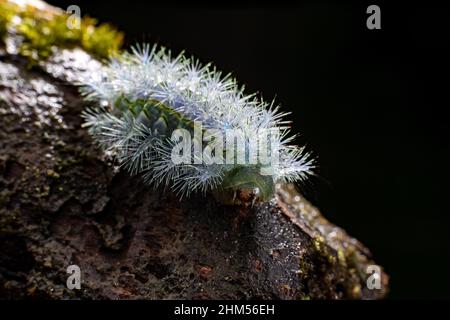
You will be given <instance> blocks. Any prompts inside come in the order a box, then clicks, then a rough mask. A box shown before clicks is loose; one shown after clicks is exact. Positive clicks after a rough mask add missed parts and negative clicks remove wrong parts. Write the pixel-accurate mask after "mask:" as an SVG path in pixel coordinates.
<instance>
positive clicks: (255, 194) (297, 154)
mask: <svg viewBox="0 0 450 320" xmlns="http://www.w3.org/2000/svg"><path fill="white" fill-rule="evenodd" d="M80 85H81V86H80V90H81V93H82V94H83V95H84V97H85V98H86V100H88V101H90V102H92V106H90V107H89V108H87V109H86V110H85V111H84V112H83V115H82V116H83V118H84V121H85V122H84V126H85V127H88V130H89V133H90V134H91V135H92V136H93V137H94V140H95V141H96V142H97V143H98V144H99V145H100V147H101V148H102V149H103V150H104V151H105V152H108V154H112V155H113V156H114V158H115V159H117V161H118V163H119V164H120V165H121V166H122V167H123V168H125V169H126V170H127V171H128V172H129V173H130V174H132V175H142V177H143V179H144V181H145V182H146V183H149V184H152V185H154V186H159V185H164V186H166V187H170V188H171V189H172V190H173V191H174V192H175V193H177V194H178V195H179V196H180V198H182V197H183V196H189V195H190V194H191V193H192V192H198V191H199V192H203V193H205V192H208V191H212V192H213V193H214V194H216V195H219V198H221V199H222V200H223V199H228V200H229V199H230V197H231V195H232V196H233V199H232V201H236V194H238V195H239V197H238V198H239V199H240V200H241V201H250V200H251V201H252V202H254V201H267V200H270V199H271V197H273V195H274V190H275V184H276V183H277V182H294V181H301V180H304V179H307V177H308V176H309V175H310V174H312V171H313V169H314V167H315V161H314V158H313V157H312V156H311V154H310V153H309V152H306V151H305V148H304V147H298V146H295V145H291V144H290V143H291V142H292V140H293V139H294V137H295V135H290V126H289V124H290V122H289V121H286V120H284V117H285V116H286V115H287V114H288V113H283V112H280V106H279V105H276V104H275V103H274V102H273V101H272V102H271V103H268V102H266V101H264V100H263V99H262V98H259V97H258V96H257V95H256V94H246V93H244V87H243V86H239V85H238V83H237V81H236V79H234V78H233V77H232V76H231V75H230V74H228V75H225V76H222V73H221V72H220V71H218V70H217V68H215V67H214V66H213V65H211V64H205V65H203V64H201V63H200V62H199V61H198V60H196V59H195V58H193V57H186V56H185V55H184V53H181V54H179V55H177V56H174V57H172V54H171V52H170V50H167V49H166V48H164V47H159V46H156V45H154V46H151V45H149V44H144V45H136V46H134V47H132V48H131V50H130V51H126V52H123V53H121V54H119V55H116V56H115V57H112V58H110V60H109V62H108V63H107V64H106V65H104V66H102V67H101V70H99V72H96V73H95V74H92V75H90V76H89V77H85V78H83V79H82V80H81V82H80ZM230 132H231V133H232V134H231V133H230ZM230 137H231V138H230ZM236 141H237V142H238V143H237V144H238V148H237V149H236V146H235V142H236ZM261 149H262V150H261ZM199 150H200V152H199ZM262 155H265V156H264V157H262ZM267 155H269V156H267ZM180 158H181V160H184V161H180ZM237 160H239V161H237Z"/></svg>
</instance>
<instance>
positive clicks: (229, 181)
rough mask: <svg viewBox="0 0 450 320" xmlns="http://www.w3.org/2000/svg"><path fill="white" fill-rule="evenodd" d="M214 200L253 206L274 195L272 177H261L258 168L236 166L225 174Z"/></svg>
mask: <svg viewBox="0 0 450 320" xmlns="http://www.w3.org/2000/svg"><path fill="white" fill-rule="evenodd" d="M221 189H222V190H221V192H220V193H215V196H216V199H218V200H219V201H220V202H222V203H225V204H242V205H244V206H248V205H250V204H251V205H253V204H254V203H255V202H261V201H268V200H270V199H271V197H272V196H273V195H274V181H273V177H272V176H267V175H262V174H261V173H260V169H259V168H258V167H248V166H238V167H235V168H233V170H231V171H229V172H227V174H226V175H225V176H224V179H223V181H222V183H221Z"/></svg>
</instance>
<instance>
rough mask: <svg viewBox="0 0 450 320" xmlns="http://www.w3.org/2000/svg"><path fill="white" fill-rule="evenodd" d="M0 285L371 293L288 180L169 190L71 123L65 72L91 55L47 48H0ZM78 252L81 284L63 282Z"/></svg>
mask: <svg viewBox="0 0 450 320" xmlns="http://www.w3.org/2000/svg"><path fill="white" fill-rule="evenodd" d="M0 50H1V54H0V252H1V254H0V297H1V298H50V299H60V298H83V299H86V298H87V299H116V298H138V299H141V298H142V299H157V298H164V299H167V298H169V299H170V298H186V299H191V298H200V299H216V298H217V299H240V298H245V299H250V298H263V299H272V298H277V299H320V298H331V299H335V298H338V299H339V298H355V299H360V298H362V299H373V298H382V297H383V296H384V295H385V294H386V292H387V276H386V275H385V274H384V273H382V275H381V280H382V289H381V290H369V289H368V288H367V286H366V279H367V276H368V275H367V274H366V268H367V266H368V265H370V264H374V262H373V261H372V260H371V257H370V254H369V252H368V250H367V249H365V248H364V247H363V246H362V245H361V244H360V243H359V242H358V241H357V240H355V239H353V238H351V237H349V236H348V235H347V234H346V233H345V232H344V231H343V230H342V229H340V228H338V227H336V226H334V225H332V224H330V223H329V222H328V221H326V220H325V219H324V218H323V217H322V215H321V214H320V212H319V211H318V210H317V209H316V208H314V207H313V206H311V205H310V204H309V203H308V202H307V201H306V200H305V199H304V198H303V197H302V196H301V195H300V194H298V193H297V192H296V191H295V190H294V188H293V187H291V186H282V187H281V188H280V189H279V190H278V192H277V197H276V199H274V200H272V201H271V202H269V203H264V204H260V205H256V206H255V207H253V208H251V209H249V210H248V211H247V212H244V211H243V210H242V209H240V208H239V207H234V206H224V205H221V204H219V203H217V202H216V201H215V200H214V198H213V197H212V196H202V195H197V196H193V197H191V198H188V199H183V200H182V201H180V200H178V199H177V197H176V196H174V195H173V194H172V193H170V192H169V191H167V190H154V189H152V188H151V187H148V186H145V185H144V184H143V183H142V181H141V179H139V178H138V177H130V176H129V175H128V174H127V173H126V172H121V171H120V170H119V169H118V168H117V167H115V166H114V164H113V163H111V162H110V161H109V160H107V159H105V158H104V156H103V155H102V152H101V151H100V150H99V149H97V148H96V147H95V146H94V145H93V143H92V140H91V138H90V136H89V135H88V134H87V132H86V130H85V129H83V128H82V127H81V124H82V119H81V118H80V113H81V111H82V110H83V109H84V108H85V107H86V103H85V102H84V101H83V99H82V98H81V97H80V95H79V94H78V90H77V87H76V86H75V85H74V83H73V81H74V79H76V78H77V77H78V76H79V74H80V73H82V72H85V71H86V70H89V69H90V68H91V67H93V66H95V65H96V64H97V63H98V62H96V61H95V60H93V59H92V58H91V57H90V56H89V55H87V54H86V53H85V52H83V51H81V50H79V49H72V50H58V52H56V53H55V55H54V56H53V57H52V58H50V59H49V60H48V61H45V62H42V63H41V64H40V65H39V66H35V67H33V68H32V69H30V68H29V66H28V63H27V61H26V60H25V59H24V58H21V57H19V56H17V55H15V54H14V53H11V52H9V51H8V50H6V49H5V48H0ZM71 264H76V265H79V266H80V268H81V272H82V288H81V290H69V289H67V287H66V279H67V276H68V274H67V273H66V268H67V267H68V266H69V265H71Z"/></svg>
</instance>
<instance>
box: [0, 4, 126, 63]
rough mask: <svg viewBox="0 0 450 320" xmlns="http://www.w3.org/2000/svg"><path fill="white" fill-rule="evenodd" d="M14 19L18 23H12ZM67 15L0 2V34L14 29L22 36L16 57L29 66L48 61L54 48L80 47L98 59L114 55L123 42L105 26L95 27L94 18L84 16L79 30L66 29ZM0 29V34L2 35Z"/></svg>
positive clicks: (114, 30) (116, 33) (117, 33)
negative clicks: (16, 18)
mask: <svg viewBox="0 0 450 320" xmlns="http://www.w3.org/2000/svg"><path fill="white" fill-rule="evenodd" d="M13 16H17V17H19V18H20V22H18V23H17V24H15V23H14V24H13V23H12V22H11V20H12V19H11V18H12V17H13ZM68 17H69V16H68V15H67V14H65V13H63V12H62V11H61V12H56V13H55V12H51V13H49V12H42V11H39V10H37V9H36V8H34V7H32V6H26V7H19V6H17V5H14V4H10V3H7V2H0V35H2V34H3V36H4V35H5V34H6V29H7V28H8V27H12V28H14V29H15V30H16V31H17V33H18V34H19V35H20V36H22V37H23V41H22V43H21V45H20V47H19V48H18V52H19V54H20V55H22V56H25V57H27V58H29V59H30V62H31V63H35V62H37V61H39V60H42V59H46V58H48V57H49V56H50V55H51V53H52V52H53V50H54V48H56V47H63V48H71V47H81V48H83V49H84V50H85V51H87V52H89V53H90V54H92V55H93V56H95V57H96V58H98V59H104V58H107V57H109V56H110V55H112V54H115V53H116V52H117V51H118V50H119V49H120V46H121V44H122V41H123V34H122V33H121V32H118V31H117V30H116V29H114V28H113V27H111V26H110V25H108V24H101V25H98V23H97V21H96V20H95V19H92V18H89V17H85V18H83V19H81V21H80V27H79V28H73V29H70V28H69V27H68V26H67V21H68ZM2 30H5V31H3V33H2Z"/></svg>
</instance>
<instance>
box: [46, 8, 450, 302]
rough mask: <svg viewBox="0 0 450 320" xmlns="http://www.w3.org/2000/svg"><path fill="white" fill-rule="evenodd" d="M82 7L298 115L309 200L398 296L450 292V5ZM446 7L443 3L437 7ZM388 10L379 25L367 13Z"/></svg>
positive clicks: (130, 37) (135, 38) (134, 38)
mask: <svg viewBox="0 0 450 320" xmlns="http://www.w3.org/2000/svg"><path fill="white" fill-rule="evenodd" d="M49 2H50V3H53V4H55V5H58V6H60V7H62V8H67V6H69V5H71V4H78V5H79V6H80V8H81V11H82V14H83V15H85V14H87V15H90V16H93V17H96V18H99V19H100V21H109V22H112V23H113V24H115V25H116V26H117V27H118V28H120V29H121V30H123V31H124V32H125V33H126V36H127V38H126V40H127V45H131V44H134V43H136V42H142V41H146V42H150V43H155V42H157V43H159V44H161V45H164V46H167V47H169V48H171V49H172V51H173V52H175V53H178V52H180V51H181V50H186V53H187V54H188V55H191V54H192V55H195V56H196V57H198V58H200V59H201V60H202V61H203V62H209V61H213V62H214V63H215V64H216V65H217V66H218V67H219V69H222V70H224V71H225V72H232V73H233V74H234V75H235V76H236V77H237V79H238V80H239V81H240V83H241V84H246V88H247V91H248V92H254V91H257V92H260V93H262V94H263V96H264V97H265V98H266V99H268V100H271V99H272V98H274V97H276V100H277V101H278V102H279V103H281V104H282V106H283V110H285V111H291V112H292V113H293V114H292V115H291V117H290V119H292V120H293V121H294V123H293V131H294V132H300V133H301V134H302V137H301V139H300V140H299V141H298V142H300V143H304V142H306V143H307V144H308V146H309V148H310V149H311V150H312V151H313V152H314V153H315V154H316V155H317V156H318V157H319V165H320V170H319V171H318V177H316V178H313V179H312V180H311V183H309V184H308V185H305V186H303V191H304V193H306V194H307V196H308V198H309V199H311V201H312V202H313V203H314V204H315V205H317V206H318V207H319V208H320V209H321V210H322V211H323V212H324V214H325V216H326V217H327V218H328V219H330V220H331V221H332V222H334V223H336V224H338V225H339V226H342V227H343V228H344V229H345V230H347V231H348V232H349V233H350V234H351V235H353V236H355V237H357V238H358V239H359V240H361V241H362V242H363V243H364V244H366V245H367V246H368V247H369V248H370V250H371V251H372V253H373V254H374V257H375V260H376V261H377V263H379V264H381V265H383V266H384V267H385V269H386V271H387V272H388V274H389V275H390V277H391V281H390V282H391V292H390V295H389V297H390V298H442V297H447V298H449V297H450V290H449V286H450V277H449V276H448V273H449V272H450V252H449V248H448V245H449V244H450V241H449V240H450V232H449V226H450V215H449V210H448V203H447V199H448V198H450V195H449V194H448V191H449V188H448V182H449V180H448V178H449V176H448V169H447V168H446V167H447V166H448V165H449V164H450V161H449V160H450V159H449V158H450V157H449V142H448V138H449V134H448V133H449V125H448V117H447V112H446V111H447V108H448V107H449V103H448V97H447V93H448V92H449V91H450V90H449V81H448V77H449V73H448V71H449V68H448V64H449V63H448V59H449V55H448V50H447V47H448V42H449V33H448V32H447V29H448V26H447V24H448V23H450V21H449V19H448V16H449V14H450V11H449V10H446V8H444V7H443V6H442V5H438V4H436V3H434V4H432V3H430V2H426V3H425V2H423V3H421V4H414V3H411V2H409V3H396V4H393V3H392V2H395V1H391V3H390V4H388V3H385V2H381V1H371V2H364V1H361V2H358V3H350V2H342V3H340V4H338V3H331V2H325V1H314V2H313V1H311V2H295V3H281V2H278V1H277V2H274V3H272V4H270V3H269V4H260V3H259V4H258V3H248V4H242V3H241V4H237V3H227V4H214V5H211V4H210V3H209V4H206V3H205V4H202V3H199V2H194V3H187V2H185V3H184V4H181V3H180V4H176V3H173V2H171V3H170V4H162V3H159V4H156V3H152V1H120V2H107V1H75V0H69V1H49ZM442 3H444V2H442ZM370 4H377V5H379V6H380V8H381V26H382V29H381V30H368V29H367V28H366V19H367V17H368V14H366V8H367V6H368V5H370Z"/></svg>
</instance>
